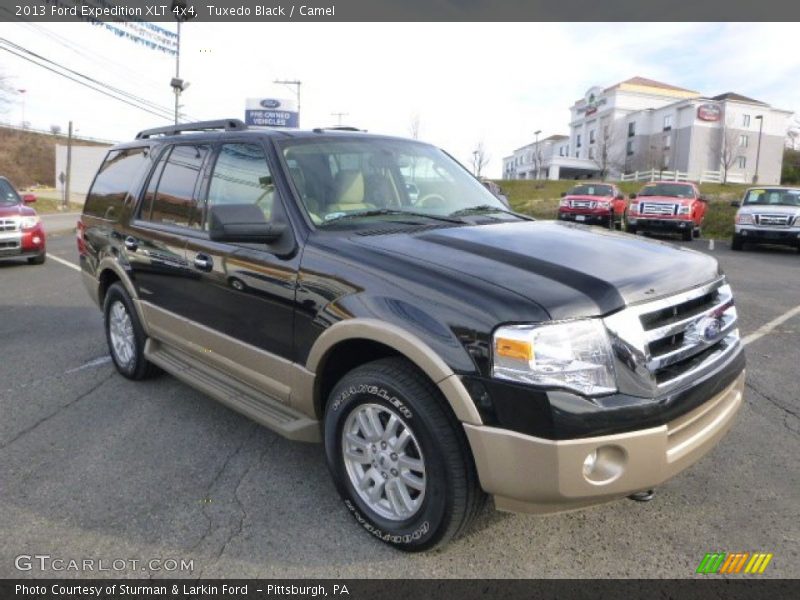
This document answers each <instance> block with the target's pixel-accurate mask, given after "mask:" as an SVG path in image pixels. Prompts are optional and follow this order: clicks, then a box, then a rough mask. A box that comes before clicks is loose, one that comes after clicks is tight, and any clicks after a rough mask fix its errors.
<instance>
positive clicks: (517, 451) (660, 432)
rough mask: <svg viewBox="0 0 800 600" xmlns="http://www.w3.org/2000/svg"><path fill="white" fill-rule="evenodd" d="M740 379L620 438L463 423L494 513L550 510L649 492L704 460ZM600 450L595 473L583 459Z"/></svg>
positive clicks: (723, 428)
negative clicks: (546, 435) (546, 434)
mask: <svg viewBox="0 0 800 600" xmlns="http://www.w3.org/2000/svg"><path fill="white" fill-rule="evenodd" d="M744 379H745V374H744V371H742V372H741V373H740V374H739V376H738V377H737V378H736V379H735V380H734V381H733V382H732V383H730V384H729V385H728V386H726V387H725V388H724V389H723V390H722V391H720V392H719V393H718V394H716V395H714V396H713V397H712V398H710V399H709V400H708V401H707V402H705V403H703V404H701V405H700V406H698V407H697V408H695V409H694V410H692V411H691V412H688V413H686V414H684V415H682V416H680V417H678V418H676V419H674V420H672V421H669V422H668V423H666V424H664V425H661V426H658V427H652V428H648V429H642V430H638V431H629V432H625V433H619V434H613V435H605V436H599V437H591V438H581V439H573V440H548V439H543V438H537V437H533V436H529V435H525V434H522V433H517V432H514V431H509V430H507V429H498V428H495V427H486V426H479V425H470V424H466V423H465V424H464V428H465V430H466V434H467V438H468V440H469V443H470V446H471V448H472V453H473V456H474V458H475V465H476V467H477V469H478V476H479V478H480V482H481V486H482V487H483V489H484V490H485V491H486V492H488V493H490V494H493V495H494V497H495V506H496V507H497V509H498V510H505V511H511V512H526V513H539V514H545V513H553V512H560V511H564V510H572V509H577V508H582V507H585V506H589V505H592V504H598V503H601V502H606V501H608V500H613V499H615V498H620V497H624V496H627V495H629V494H632V493H634V492H638V491H642V490H647V489H651V488H653V487H654V486H657V485H660V484H661V483H663V482H664V481H666V480H668V479H670V478H671V477H673V476H675V475H677V474H678V473H680V472H681V471H682V470H684V469H685V468H687V467H688V466H690V465H691V464H693V463H694V462H696V461H697V460H699V459H700V458H702V457H703V456H704V455H705V454H706V453H708V452H709V451H710V450H711V449H712V448H713V447H714V446H715V445H716V444H717V443H718V442H719V440H720V439H721V438H722V437H723V436H724V435H725V433H726V432H727V431H728V429H730V427H731V425H732V424H733V422H734V417H735V416H736V413H737V412H738V410H739V408H740V407H741V405H742V400H743V395H744ZM594 451H598V454H597V460H596V462H595V468H594V469H593V470H589V471H588V472H587V471H586V470H585V469H584V461H585V460H586V458H587V456H589V455H590V454H591V453H592V452H594Z"/></svg>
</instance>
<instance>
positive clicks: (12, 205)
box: [0, 177, 46, 265]
mask: <svg viewBox="0 0 800 600" xmlns="http://www.w3.org/2000/svg"><path fill="white" fill-rule="evenodd" d="M31 202H36V196H35V195H34V194H24V195H22V196H21V197H20V195H19V194H18V193H17V190H15V189H14V186H13V185H11V182H10V181H9V180H8V179H6V178H5V177H0V259H5V258H27V259H28V262H29V263H31V264H34V265H41V264H42V263H43V262H44V259H45V256H46V248H45V236H44V227H43V226H42V221H41V219H39V216H38V215H37V214H36V211H35V210H33V209H32V208H31V207H30V206H28V204H30V203H31Z"/></svg>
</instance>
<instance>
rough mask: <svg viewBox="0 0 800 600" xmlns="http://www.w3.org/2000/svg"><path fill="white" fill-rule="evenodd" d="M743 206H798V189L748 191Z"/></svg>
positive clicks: (799, 191)
mask: <svg viewBox="0 0 800 600" xmlns="http://www.w3.org/2000/svg"><path fill="white" fill-rule="evenodd" d="M744 204H745V205H751V204H760V205H770V206H800V188H795V189H788V190H787V189H761V190H748V191H747V195H746V196H745V197H744Z"/></svg>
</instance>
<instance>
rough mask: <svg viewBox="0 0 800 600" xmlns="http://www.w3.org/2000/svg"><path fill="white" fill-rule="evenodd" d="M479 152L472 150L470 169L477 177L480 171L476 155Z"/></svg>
mask: <svg viewBox="0 0 800 600" xmlns="http://www.w3.org/2000/svg"><path fill="white" fill-rule="evenodd" d="M479 154H480V151H479V150H473V151H472V170H473V171H474V172H475V177H478V176H479V175H480V174H481V172H480V169H479V167H478V155H479Z"/></svg>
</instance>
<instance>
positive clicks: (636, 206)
mask: <svg viewBox="0 0 800 600" xmlns="http://www.w3.org/2000/svg"><path fill="white" fill-rule="evenodd" d="M631 212H632V213H638V212H639V203H638V202H634V203H633V204H631Z"/></svg>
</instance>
